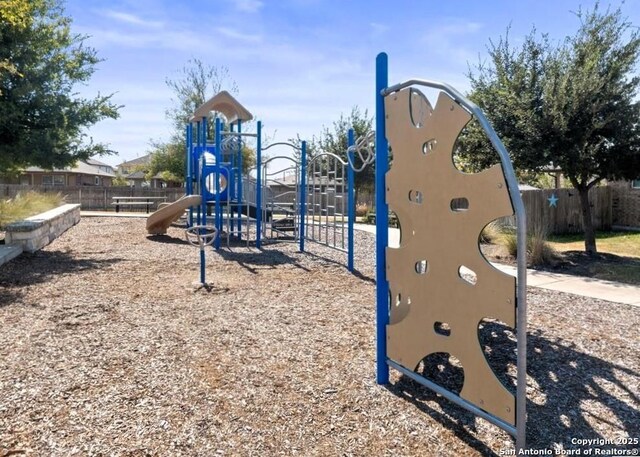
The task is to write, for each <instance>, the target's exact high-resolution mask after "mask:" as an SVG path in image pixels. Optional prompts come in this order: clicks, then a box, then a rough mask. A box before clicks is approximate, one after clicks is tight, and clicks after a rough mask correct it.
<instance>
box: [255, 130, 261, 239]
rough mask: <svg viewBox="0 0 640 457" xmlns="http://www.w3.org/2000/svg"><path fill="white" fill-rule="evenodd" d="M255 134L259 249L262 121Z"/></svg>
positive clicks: (257, 236)
mask: <svg viewBox="0 0 640 457" xmlns="http://www.w3.org/2000/svg"><path fill="white" fill-rule="evenodd" d="M256 135H257V136H256V170H257V173H256V247H257V248H258V249H260V244H261V238H262V233H261V231H262V121H258V125H257V128H256Z"/></svg>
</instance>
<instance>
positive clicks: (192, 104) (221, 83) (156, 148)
mask: <svg viewBox="0 0 640 457" xmlns="http://www.w3.org/2000/svg"><path fill="white" fill-rule="evenodd" d="M179 74H180V76H179V77H178V78H177V79H175V80H174V79H169V78H167V79H166V80H165V82H166V84H167V86H168V87H169V88H170V89H171V90H172V91H173V93H174V98H172V100H171V101H172V103H173V105H172V106H171V107H170V108H169V109H167V110H166V112H165V114H166V116H167V118H168V119H169V120H170V121H171V123H172V126H173V131H172V133H171V138H170V139H169V141H168V142H160V141H154V142H152V143H151V146H152V149H151V152H152V154H153V160H152V164H151V170H150V172H151V173H153V175H155V174H157V173H161V172H167V173H168V176H172V177H174V178H176V180H184V179H185V177H186V163H185V147H186V133H185V126H186V124H187V123H188V122H189V120H190V119H191V116H192V115H193V112H194V111H195V110H196V108H197V107H198V106H200V105H202V104H203V103H204V102H206V101H207V100H209V99H210V98H211V97H213V96H214V95H215V94H217V93H218V92H220V91H222V90H227V91H228V92H230V93H232V94H235V93H237V92H238V86H237V84H236V82H235V81H234V80H233V79H232V78H231V74H230V73H229V69H228V68H227V67H224V66H221V67H216V66H214V65H206V64H204V63H203V62H202V61H201V60H199V59H191V60H189V61H188V62H187V64H186V65H185V66H184V67H183V68H182V69H181V70H180V72H179ZM216 115H218V113H212V114H211V119H210V121H211V122H208V124H207V125H208V137H209V138H212V137H213V135H214V122H213V119H215V117H216ZM255 162H256V159H255V152H254V151H253V150H252V149H251V148H249V147H247V146H244V145H243V148H242V165H243V171H244V172H245V173H246V172H247V171H248V170H249V169H250V168H251V167H254V166H255Z"/></svg>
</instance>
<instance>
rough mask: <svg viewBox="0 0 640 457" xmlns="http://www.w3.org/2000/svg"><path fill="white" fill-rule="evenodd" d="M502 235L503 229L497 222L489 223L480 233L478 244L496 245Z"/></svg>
mask: <svg viewBox="0 0 640 457" xmlns="http://www.w3.org/2000/svg"><path fill="white" fill-rule="evenodd" d="M503 234H504V230H503V228H502V227H501V226H500V223H498V222H497V221H493V222H490V223H489V224H487V226H486V227H485V228H484V229H482V232H480V242H481V243H485V244H496V243H498V242H500V240H501V238H502V236H503Z"/></svg>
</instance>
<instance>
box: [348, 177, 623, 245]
mask: <svg viewBox="0 0 640 457" xmlns="http://www.w3.org/2000/svg"><path fill="white" fill-rule="evenodd" d="M521 193H522V200H523V201H524V206H525V208H526V211H527V225H528V226H529V227H531V228H534V227H535V228H538V227H546V228H547V230H548V232H549V234H562V233H580V232H582V231H583V224H582V209H581V206H580V196H579V195H578V191H577V190H575V189H539V190H525V191H522V192H521ZM554 194H555V196H556V197H557V198H558V201H557V203H556V206H551V205H550V202H549V198H550V197H551V195H554ZM612 195H613V192H612V189H611V188H610V187H608V186H604V187H595V188H593V189H591V191H590V192H589V201H590V202H591V211H592V217H593V223H594V226H595V228H596V229H597V230H609V229H611V226H612V224H613V209H612V208H613V204H612V201H613V199H612ZM358 203H366V204H368V205H369V207H370V208H373V194H371V193H369V192H360V193H359V195H358ZM501 222H502V223H504V224H506V225H515V220H513V219H512V218H505V219H503V220H501Z"/></svg>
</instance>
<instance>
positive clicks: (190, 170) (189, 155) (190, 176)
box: [186, 122, 193, 227]
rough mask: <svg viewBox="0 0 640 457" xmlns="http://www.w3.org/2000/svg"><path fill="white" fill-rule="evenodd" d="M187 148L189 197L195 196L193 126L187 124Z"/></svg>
mask: <svg viewBox="0 0 640 457" xmlns="http://www.w3.org/2000/svg"><path fill="white" fill-rule="evenodd" d="M186 138H187V145H186V146H187V147H186V152H187V156H186V167H187V183H186V184H187V188H186V191H187V195H193V124H192V123H191V122H189V123H188V124H187V131H186ZM188 226H189V227H193V208H189V222H188Z"/></svg>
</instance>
